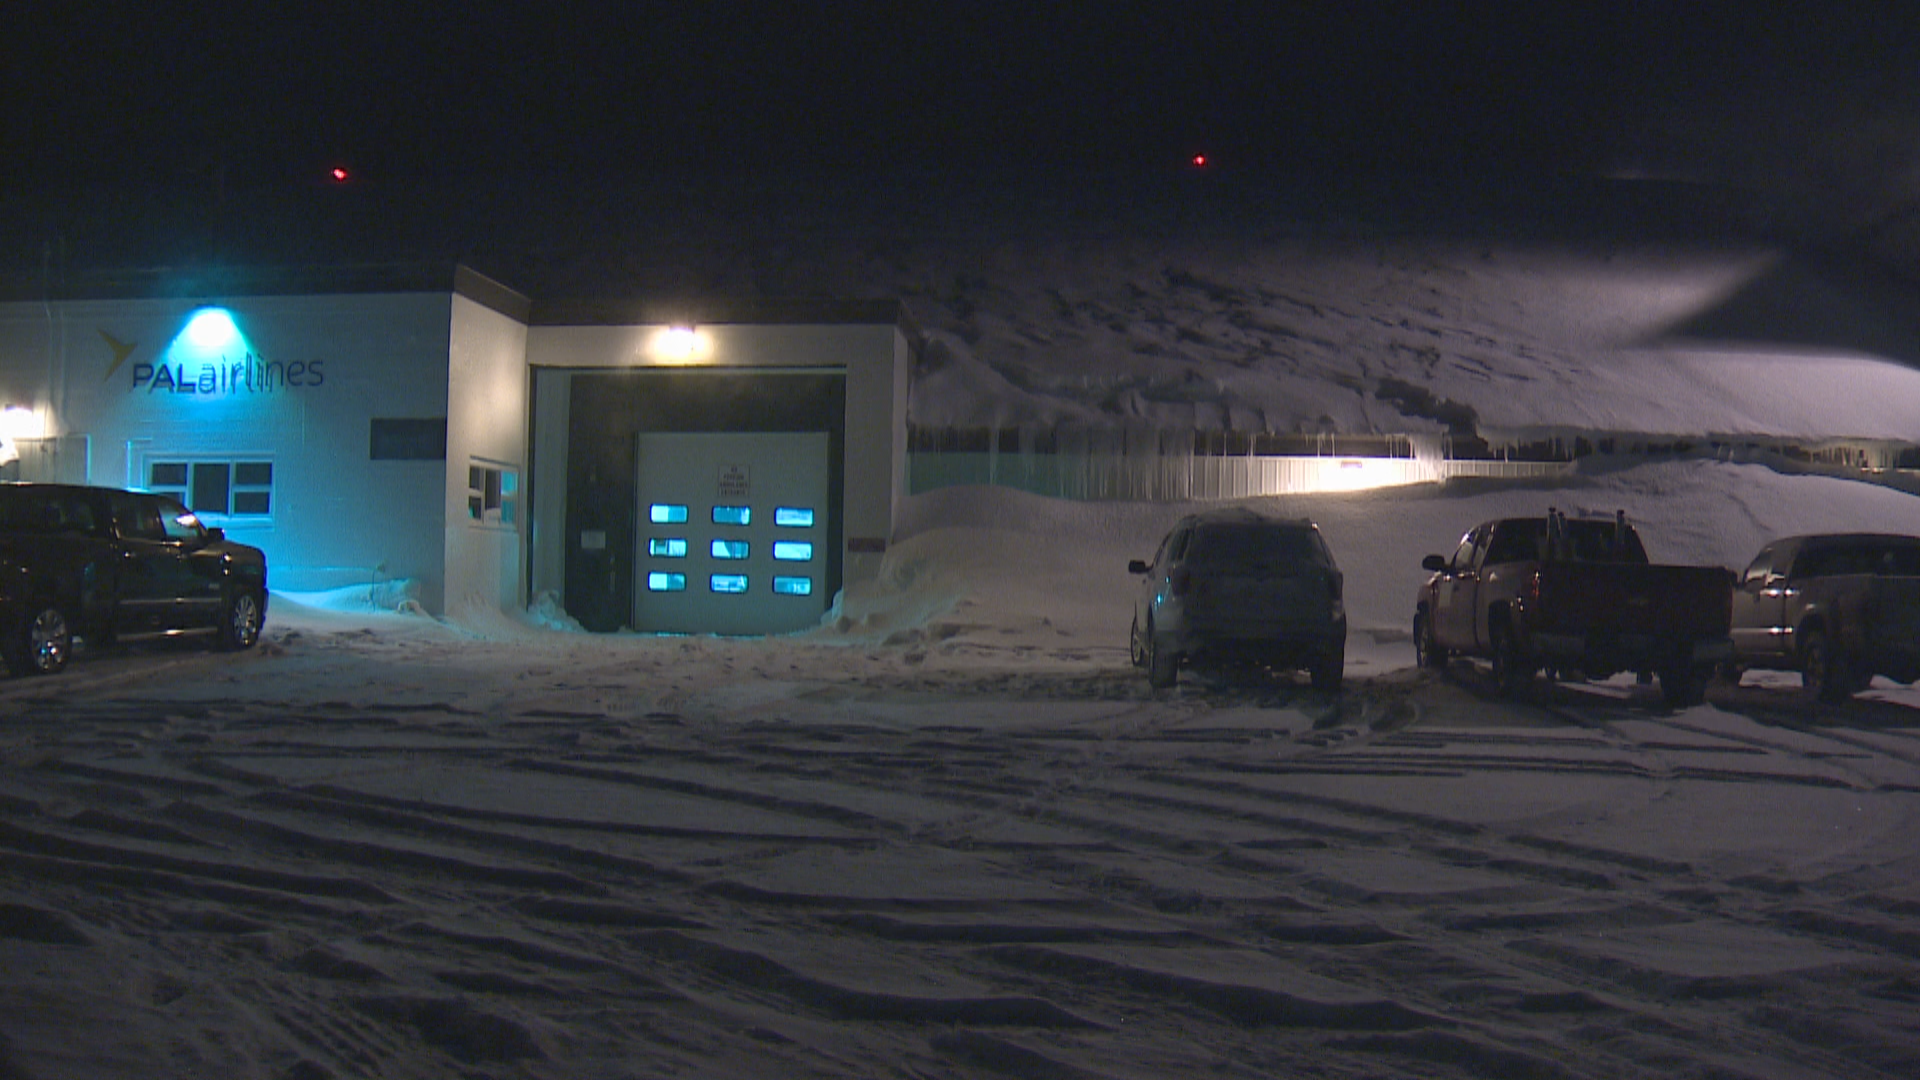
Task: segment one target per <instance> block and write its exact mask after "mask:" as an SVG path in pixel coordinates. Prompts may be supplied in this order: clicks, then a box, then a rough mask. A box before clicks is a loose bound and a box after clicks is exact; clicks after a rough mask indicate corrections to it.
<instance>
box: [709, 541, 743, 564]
mask: <svg viewBox="0 0 1920 1080" xmlns="http://www.w3.org/2000/svg"><path fill="white" fill-rule="evenodd" d="M713 557H714V558H716V559H744V558H746V557H747V542H746V541H745V540H715V541H714V542H713Z"/></svg>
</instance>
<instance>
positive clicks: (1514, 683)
mask: <svg viewBox="0 0 1920 1080" xmlns="http://www.w3.org/2000/svg"><path fill="white" fill-rule="evenodd" d="M1532 679H1533V668H1532V666H1530V665H1529V664H1528V663H1527V660H1526V657H1525V656H1524V655H1522V654H1521V652H1520V643H1519V642H1517V641H1515V640H1514V639H1513V634H1512V633H1511V632H1509V631H1507V630H1506V629H1504V628H1500V627H1496V628H1495V629H1494V631H1493V688H1494V692H1495V693H1498V694H1499V695H1500V696H1501V697H1504V698H1510V697H1518V696H1520V692H1521V691H1522V690H1525V689H1526V688H1527V683H1528V682H1530V681H1532Z"/></svg>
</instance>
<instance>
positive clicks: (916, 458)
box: [907, 451, 1573, 502]
mask: <svg viewBox="0 0 1920 1080" xmlns="http://www.w3.org/2000/svg"><path fill="white" fill-rule="evenodd" d="M1572 469H1573V465H1572V464H1571V463H1570V462H1559V461H1486V460H1453V459H1448V458H1441V457H1437V456H1428V455H1421V456H1418V457H1347V456H1327V455H1320V456H1311V457H1309V456H1294V455H1243V456H1233V457H1222V456H1213V455H1186V456H1174V455H1167V454H1136V455H1129V454H1125V453H1111V452H1107V453H1102V452H1073V451H1067V452H1056V453H1025V454H1021V453H1007V454H1003V453H992V452H980V451H968V452H958V451H916V452H913V453H910V454H908V455H907V489H908V490H909V491H910V492H913V493H919V492H922V491H929V490H932V489H934V488H940V487H948V486H952V485H956V484H995V485H999V486H1001V487H1011V488H1017V489H1019V490H1021V491H1029V492H1032V493H1034V494H1036V495H1048V496H1052V497H1055V498H1065V499H1114V500H1130V501H1140V502H1197V501H1204V500H1209V499H1239V498H1247V497H1251V496H1258V495H1294V494H1309V493H1313V492H1327V491H1363V490H1367V489H1370V488H1380V487H1394V486H1398V485H1404V484H1430V483H1439V482H1440V481H1442V480H1447V479H1451V478H1453V477H1463V476H1474V477H1486V478H1497V479H1506V480H1525V479H1536V478H1542V477H1557V476H1564V475H1566V474H1567V473H1568V472H1570V471H1571V470H1572Z"/></svg>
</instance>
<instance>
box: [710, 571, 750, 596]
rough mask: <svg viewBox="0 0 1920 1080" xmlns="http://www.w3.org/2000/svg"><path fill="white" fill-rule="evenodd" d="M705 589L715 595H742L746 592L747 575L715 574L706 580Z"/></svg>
mask: <svg viewBox="0 0 1920 1080" xmlns="http://www.w3.org/2000/svg"><path fill="white" fill-rule="evenodd" d="M707 588H709V589H712V590H713V591H714V592H717V593H743V592H746V591H747V575H745V574H715V575H713V576H712V577H710V578H708V579H707Z"/></svg>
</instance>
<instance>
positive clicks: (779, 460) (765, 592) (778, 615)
mask: <svg viewBox="0 0 1920 1080" xmlns="http://www.w3.org/2000/svg"><path fill="white" fill-rule="evenodd" d="M639 439H640V447H639V458H640V462H639V483H638V486H637V491H638V495H639V501H640V529H639V540H638V544H637V550H636V552H635V559H634V565H635V566H636V567H637V568H638V573H637V574H636V575H635V578H636V580H635V588H634V613H633V626H634V628H635V629H637V630H645V631H653V632H661V633H694V634H698V633H708V634H778V633H786V632H788V631H793V630H801V629H805V628H807V627H810V626H814V625H815V624H817V623H818V622H819V621H820V615H821V613H822V612H824V611H826V609H827V604H828V602H829V601H830V600H831V599H832V597H830V596H827V595H826V591H827V589H826V584H827V582H826V568H827V551H826V544H827V537H828V531H827V525H828V522H827V514H828V508H827V495H828V483H829V470H828V465H829V462H828V441H827V435H826V433H824V432H807V433H798V434H795V433H784V432H783V433H778V434H775V433H759V432H756V433H732V432H716V433H699V434H688V433H676V434H651V433H643V434H641V435H640V437H639Z"/></svg>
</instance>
